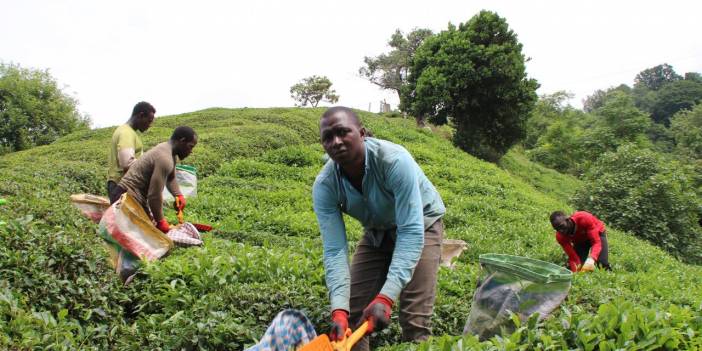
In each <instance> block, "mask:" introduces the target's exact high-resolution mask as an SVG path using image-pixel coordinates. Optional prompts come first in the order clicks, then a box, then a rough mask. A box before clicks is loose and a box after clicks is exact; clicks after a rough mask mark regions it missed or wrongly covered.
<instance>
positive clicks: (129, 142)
mask: <svg viewBox="0 0 702 351" xmlns="http://www.w3.org/2000/svg"><path fill="white" fill-rule="evenodd" d="M155 114H156V109H155V108H154V107H153V106H151V104H150V103H148V102H146V101H142V102H139V103H137V104H136V105H134V109H133V110H132V117H130V118H129V120H128V121H127V123H125V124H123V125H121V126H119V127H117V129H115V132H114V133H112V142H111V143H110V153H109V155H108V156H107V164H108V169H107V196H108V197H109V198H110V203H111V204H113V203H115V201H117V200H118V199H119V196H118V195H117V194H118V192H119V189H117V184H119V181H120V180H122V177H123V176H124V174H125V173H126V172H127V170H129V167H130V166H131V165H132V164H133V163H134V162H135V161H136V160H137V158H139V157H141V155H142V154H143V153H144V146H143V144H142V143H141V137H139V134H137V132H136V131H137V130H138V131H140V132H142V133H143V132H145V131H146V130H147V129H149V127H150V126H151V123H153V121H154V117H155V116H154V115H155Z"/></svg>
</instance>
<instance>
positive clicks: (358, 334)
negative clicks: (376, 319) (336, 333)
mask: <svg viewBox="0 0 702 351" xmlns="http://www.w3.org/2000/svg"><path fill="white" fill-rule="evenodd" d="M366 331H368V321H365V322H363V324H361V326H360V327H358V329H356V331H355V332H353V334H351V335H350V336H349V337H348V338H346V339H344V340H341V341H337V342H332V347H333V348H334V351H351V348H352V347H353V345H356V343H357V342H358V341H359V340H361V339H362V338H363V337H364V336H366Z"/></svg>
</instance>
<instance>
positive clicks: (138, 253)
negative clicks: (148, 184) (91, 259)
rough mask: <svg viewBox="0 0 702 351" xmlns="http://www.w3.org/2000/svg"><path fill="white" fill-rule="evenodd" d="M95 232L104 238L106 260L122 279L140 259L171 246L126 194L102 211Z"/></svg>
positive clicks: (151, 257) (149, 258) (154, 257)
mask: <svg viewBox="0 0 702 351" xmlns="http://www.w3.org/2000/svg"><path fill="white" fill-rule="evenodd" d="M98 235H99V236H100V237H101V238H102V239H103V240H104V241H105V247H106V248H107V250H108V253H109V255H110V263H111V264H112V266H113V267H114V268H115V270H116V272H117V273H118V274H119V275H120V277H121V278H122V280H123V281H125V280H126V279H127V278H128V277H130V276H132V275H133V274H134V272H136V270H137V269H138V267H139V261H140V260H146V261H154V260H157V259H159V258H161V257H163V256H164V255H165V254H166V253H168V251H169V250H170V249H171V248H173V241H172V240H171V239H170V238H169V237H168V236H166V235H165V234H163V233H162V232H161V231H160V230H158V229H157V228H156V226H154V224H153V222H152V221H151V218H150V217H149V216H148V215H147V214H146V212H145V211H144V209H143V208H142V207H141V205H140V204H139V203H138V202H137V201H136V200H134V198H133V197H131V196H130V195H129V194H127V193H125V194H124V195H122V197H121V198H120V199H119V200H118V201H117V202H115V203H114V204H113V205H112V206H110V207H109V208H108V209H107V210H106V211H105V213H104V214H103V216H102V219H101V220H100V226H99V228H98Z"/></svg>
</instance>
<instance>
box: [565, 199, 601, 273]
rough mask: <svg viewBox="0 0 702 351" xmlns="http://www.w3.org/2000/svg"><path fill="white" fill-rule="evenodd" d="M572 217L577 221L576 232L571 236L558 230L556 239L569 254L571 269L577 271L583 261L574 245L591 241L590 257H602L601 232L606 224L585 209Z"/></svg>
mask: <svg viewBox="0 0 702 351" xmlns="http://www.w3.org/2000/svg"><path fill="white" fill-rule="evenodd" d="M570 219H572V220H573V222H575V234H574V235H572V236H571V235H567V234H563V233H560V232H556V240H557V241H558V243H559V244H561V246H562V247H563V251H565V253H566V254H567V255H568V265H569V266H570V270H571V271H573V272H575V271H576V270H577V266H578V265H580V264H581V263H582V262H580V257H578V254H577V253H576V252H575V249H574V248H573V245H575V244H579V243H582V242H585V241H589V242H590V257H592V259H593V260H595V261H597V259H598V258H599V257H600V251H601V250H602V243H601V242H600V233H602V232H604V231H605V226H604V223H602V221H600V220H599V219H597V217H595V216H594V215H592V214H591V213H588V212H585V211H577V212H575V213H573V215H571V216H570Z"/></svg>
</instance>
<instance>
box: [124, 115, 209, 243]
mask: <svg viewBox="0 0 702 351" xmlns="http://www.w3.org/2000/svg"><path fill="white" fill-rule="evenodd" d="M195 145H197V134H196V133H195V131H194V130H193V129H192V128H190V127H187V126H180V127H178V128H176V129H175V130H174V131H173V134H172V135H171V138H170V140H168V141H166V142H163V143H160V144H158V145H156V146H154V147H153V148H152V149H151V150H149V151H147V152H146V153H145V154H144V155H143V156H142V157H140V158H139V159H138V160H136V161H135V162H134V163H133V164H132V165H131V167H129V170H128V171H127V173H126V174H125V175H124V177H122V180H121V181H120V182H119V184H117V192H116V194H117V195H118V198H119V197H120V196H122V194H124V193H125V192H127V193H128V194H129V195H130V196H132V197H133V198H134V199H135V200H136V201H137V202H139V203H140V204H141V206H142V207H143V208H144V211H146V213H147V214H150V215H151V217H152V219H153V220H154V221H155V222H156V224H157V225H156V227H158V229H160V230H161V231H162V232H164V233H167V232H168V231H169V230H170V225H169V224H168V221H166V218H165V217H164V216H163V208H162V206H163V187H164V185H165V186H166V188H168V191H170V192H171V194H173V197H175V198H176V199H177V200H178V201H176V204H178V205H177V206H176V209H177V210H182V209H183V208H184V207H185V198H184V197H183V195H182V193H181V192H180V188H179V187H178V183H177V182H176V178H175V165H176V158H175V157H176V156H178V158H179V159H180V160H183V159H185V158H186V157H188V155H190V153H191V152H192V151H193V148H194V147H195Z"/></svg>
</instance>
